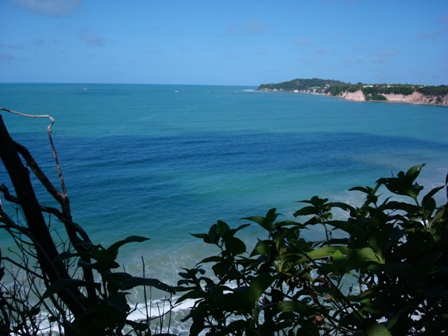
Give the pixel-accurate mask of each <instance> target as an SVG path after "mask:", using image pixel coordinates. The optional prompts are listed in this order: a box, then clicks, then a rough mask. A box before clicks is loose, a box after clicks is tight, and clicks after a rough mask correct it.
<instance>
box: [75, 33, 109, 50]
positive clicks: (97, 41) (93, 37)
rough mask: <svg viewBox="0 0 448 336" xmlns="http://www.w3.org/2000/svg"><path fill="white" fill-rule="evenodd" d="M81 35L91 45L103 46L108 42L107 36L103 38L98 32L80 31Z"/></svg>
mask: <svg viewBox="0 0 448 336" xmlns="http://www.w3.org/2000/svg"><path fill="white" fill-rule="evenodd" d="M79 37H80V39H81V40H83V41H84V42H85V43H86V44H88V45H91V46H103V45H106V43H107V40H106V39H105V38H102V37H100V36H98V35H97V34H95V33H92V32H90V31H88V30H82V31H80V32H79Z"/></svg>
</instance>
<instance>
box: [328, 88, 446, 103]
mask: <svg viewBox="0 0 448 336" xmlns="http://www.w3.org/2000/svg"><path fill="white" fill-rule="evenodd" d="M329 95H330V96H331V94H329ZM382 96H384V97H385V98H386V100H383V101H388V102H398V103H413V104H432V105H444V106H448V94H447V95H445V96H427V95H424V94H422V93H420V92H417V91H414V93H412V94H410V95H404V94H396V93H390V94H382ZM337 97H341V98H343V99H346V100H351V101H366V100H368V99H366V97H365V95H364V93H363V92H362V90H358V91H355V92H349V91H344V92H341V93H340V94H338V95H337Z"/></svg>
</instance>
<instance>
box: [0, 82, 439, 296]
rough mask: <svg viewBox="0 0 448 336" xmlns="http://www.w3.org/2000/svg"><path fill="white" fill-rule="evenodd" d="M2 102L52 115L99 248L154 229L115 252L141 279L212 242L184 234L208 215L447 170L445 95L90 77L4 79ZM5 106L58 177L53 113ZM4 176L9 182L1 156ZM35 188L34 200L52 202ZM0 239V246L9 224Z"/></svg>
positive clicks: (167, 275)
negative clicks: (421, 101) (369, 96)
mask: <svg viewBox="0 0 448 336" xmlns="http://www.w3.org/2000/svg"><path fill="white" fill-rule="evenodd" d="M0 106H1V107H4V108H8V109H11V110H15V111H20V112H23V113H26V114H32V115H51V116H52V117H53V118H54V119H55V123H54V125H53V127H52V136H53V140H54V143H55V146H56V150H57V154H58V158H59V161H60V164H61V168H62V172H63V176H64V180H65V183H66V186H67V190H68V194H69V197H70V201H71V207H72V213H73V217H74V220H75V221H76V222H77V223H79V224H80V225H82V227H83V228H84V229H85V230H86V231H87V233H88V234H89V235H90V237H91V239H92V240H93V241H94V242H95V243H96V244H101V245H103V246H106V247H107V246H109V245H110V244H112V243H113V242H115V241H117V240H120V239H123V238H125V237H127V236H130V235H140V236H145V237H148V238H150V240H149V241H147V242H143V243H134V244H130V245H125V246H124V247H123V248H122V249H121V250H120V259H119V261H120V263H122V264H123V265H124V266H125V267H126V270H127V271H129V272H131V273H134V274H135V275H142V272H143V264H142V260H144V264H145V274H146V276H147V277H153V278H159V279H160V280H162V281H165V282H167V283H169V284H175V283H176V281H177V279H178V277H177V273H178V272H179V271H180V270H181V267H193V266H194V265H195V263H196V262H197V261H199V260H200V259H201V258H203V257H205V256H208V255H210V254H211V253H214V252H216V250H214V249H213V248H212V247H210V246H208V245H205V244H204V243H202V242H201V241H200V240H199V239H197V238H194V237H192V236H191V235H190V233H202V232H207V231H208V229H209V227H210V226H211V225H212V224H214V223H215V222H216V221H217V220H223V221H225V222H227V223H228V224H229V225H230V226H232V227H236V226H239V225H241V224H244V223H247V221H245V220H242V219H241V218H243V217H248V216H254V215H264V214H265V213H266V212H267V211H268V210H269V209H270V208H276V209H277V212H279V213H281V214H282V215H283V217H282V218H285V219H287V218H292V213H293V212H294V211H295V210H297V209H298V208H299V207H300V203H298V202H297V201H300V200H304V199H310V198H311V197H312V196H314V195H319V196H321V197H326V198H330V199H331V200H335V201H336V200H337V201H343V202H349V203H351V204H354V205H356V204H360V203H361V202H362V201H363V198H362V195H360V194H359V193H356V192H349V191H348V189H349V188H351V187H353V186H357V185H361V186H373V185H374V183H375V181H376V180H377V179H378V178H380V177H389V176H392V175H396V174H397V173H398V172H399V171H400V170H405V171H406V170H407V169H409V168H410V167H411V166H414V165H417V164H421V163H426V166H425V168H424V169H423V172H422V173H421V176H420V178H419V182H420V183H421V184H423V185H424V186H425V191H426V192H427V191H429V190H430V189H431V188H433V187H435V186H440V185H443V184H444V181H445V175H446V173H447V172H448V131H447V125H448V108H446V107H438V106H428V105H412V104H399V103H378V102H349V101H345V100H342V99H338V98H334V97H327V96H321V95H307V94H293V93H278V92H277V93H269V92H257V91H255V87H241V86H187V85H100V84H97V85H92V84H85V85H82V84H50V85H48V84H0ZM1 115H2V116H3V119H4V122H5V124H6V126H7V128H8V130H9V132H10V134H11V135H12V137H13V138H14V139H15V140H16V141H18V142H20V143H22V144H23V145H25V146H26V147H28V149H29V150H30V151H31V153H32V154H33V155H34V157H35V159H36V160H37V162H38V163H39V164H40V165H41V166H42V167H43V169H44V171H45V172H46V173H47V175H48V176H49V177H50V179H51V180H52V181H53V183H54V184H55V185H58V176H57V172H56V168H55V163H54V159H53V156H52V152H51V147H50V144H49V140H48V136H47V126H48V124H49V119H47V118H41V119H36V118H26V117H22V116H18V115H13V114H8V113H5V112H4V111H2V112H1ZM0 183H5V184H6V185H7V186H10V185H11V183H10V181H9V180H8V177H7V175H6V173H5V169H4V167H3V165H1V166H0ZM10 187H11V186H10ZM11 189H12V187H11ZM36 189H37V192H38V196H39V198H40V200H41V202H42V204H44V205H50V206H56V204H55V202H54V201H53V200H51V198H50V197H49V196H48V195H46V193H45V192H44V191H43V188H41V187H40V186H38V184H37V183H36ZM1 199H2V202H3V205H4V206H5V207H6V208H7V209H8V205H7V204H6V202H5V201H4V200H3V197H1ZM437 200H438V203H439V204H442V203H444V202H445V201H446V199H445V193H444V192H441V193H439V195H438V196H437ZM58 225H59V224H58V223H57V222H53V223H52V227H53V228H54V229H58ZM60 230H62V227H60ZM241 234H242V236H243V237H244V238H245V239H246V240H247V242H248V245H249V246H248V247H249V248H250V247H251V246H250V243H251V242H254V241H255V239H256V237H258V236H260V238H264V237H265V236H264V235H263V232H262V231H261V230H260V229H259V228H257V227H256V225H255V224H254V225H252V226H251V227H249V228H247V229H245V230H243V231H242V232H241ZM308 234H309V235H311V236H312V235H313V232H310V233H308ZM0 239H1V246H0V247H1V248H2V251H6V247H7V246H9V244H11V242H10V240H8V237H7V236H6V234H5V232H3V231H0ZM142 258H143V259H142ZM140 299H141V297H140ZM136 300H138V298H137V299H136Z"/></svg>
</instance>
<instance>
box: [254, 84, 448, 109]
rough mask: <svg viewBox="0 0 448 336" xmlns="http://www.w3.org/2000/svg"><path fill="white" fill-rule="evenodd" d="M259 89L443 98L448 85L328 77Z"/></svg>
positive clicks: (368, 97) (381, 97) (370, 97)
mask: <svg viewBox="0 0 448 336" xmlns="http://www.w3.org/2000/svg"><path fill="white" fill-rule="evenodd" d="M257 90H260V91H287V92H306V93H321V94H328V95H331V96H338V95H341V94H342V93H344V92H356V91H358V90H361V91H362V92H363V94H364V97H365V99H366V100H387V98H386V97H385V96H384V95H388V94H401V95H405V96H409V95H412V94H413V93H414V92H419V93H421V94H423V95H425V96H433V97H436V98H438V99H437V100H436V102H437V103H440V101H441V98H442V97H444V96H446V95H447V94H448V86H446V85H439V86H422V85H412V84H364V83H357V84H351V83H345V82H342V81H338V80H328V79H319V78H312V79H293V80H290V81H286V82H281V83H276V84H261V85H260V86H259V87H258V89H257Z"/></svg>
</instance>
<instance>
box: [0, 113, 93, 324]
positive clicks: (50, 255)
mask: <svg viewBox="0 0 448 336" xmlns="http://www.w3.org/2000/svg"><path fill="white" fill-rule="evenodd" d="M0 157H1V159H2V161H3V164H4V166H5V168H6V170H7V172H8V174H9V176H10V178H11V182H12V185H13V187H14V190H15V192H16V196H17V199H18V202H19V204H20V206H21V207H22V210H23V214H24V217H25V219H26V222H27V225H28V228H29V230H30V233H31V235H32V236H33V238H34V240H35V244H34V245H35V248H36V253H37V258H38V262H39V264H40V267H41V269H42V272H43V274H45V275H46V276H47V277H48V279H49V281H50V283H53V282H55V281H56V280H58V279H64V278H70V276H69V274H68V273H67V270H66V269H65V267H64V264H63V263H62V262H55V261H54V259H55V258H56V257H57V256H58V255H59V252H58V250H57V248H56V246H55V243H54V241H53V239H52V237H51V235H50V232H49V230H48V227H47V224H46V222H45V219H44V217H43V214H42V211H41V207H40V205H39V202H38V200H37V197H36V195H35V193H34V189H33V187H32V184H31V180H30V174H29V171H28V169H27V168H26V167H25V166H24V165H23V163H22V160H21V159H20V156H19V154H18V151H17V148H16V145H15V142H14V141H13V139H12V138H11V137H10V135H9V133H8V131H7V129H6V126H5V124H4V122H3V118H2V116H1V115H0ZM58 295H59V296H60V298H61V300H62V301H63V302H64V303H65V304H66V305H67V307H68V309H69V310H70V311H71V312H72V313H73V315H74V316H75V317H77V316H79V315H80V314H81V313H82V312H84V311H85V310H86V306H85V300H86V298H85V297H84V295H82V294H81V293H80V292H79V290H78V289H76V288H72V289H67V290H62V291H61V292H59V293H58Z"/></svg>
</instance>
